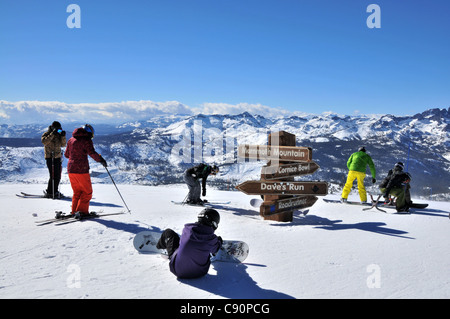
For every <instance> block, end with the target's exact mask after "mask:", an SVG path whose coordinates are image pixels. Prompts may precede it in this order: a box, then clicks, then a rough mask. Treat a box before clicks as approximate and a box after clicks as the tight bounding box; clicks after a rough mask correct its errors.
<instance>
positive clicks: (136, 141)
mask: <svg viewBox="0 0 450 319" xmlns="http://www.w3.org/2000/svg"><path fill="white" fill-rule="evenodd" d="M62 124H63V127H64V128H65V129H66V130H67V132H68V134H67V135H68V137H70V132H71V131H72V130H73V129H74V128H75V127H77V126H79V125H76V124H73V123H62ZM91 124H93V125H94V127H95V129H96V132H97V135H96V136H95V139H94V145H95V147H96V150H97V151H98V152H99V153H101V154H102V156H103V157H104V158H105V159H106V160H107V161H108V164H109V167H110V170H111V172H112V173H113V176H114V178H115V181H116V182H118V183H133V184H143V185H149V184H150V185H157V184H169V183H179V182H182V173H183V171H184V170H185V169H186V168H188V167H190V166H193V165H195V164H197V163H199V162H206V163H214V164H216V165H219V166H220V167H221V171H220V174H219V176H217V177H210V178H209V179H208V184H210V185H211V184H213V185H215V186H217V187H220V188H230V189H233V188H234V186H235V185H236V184H238V183H241V182H243V181H245V180H250V179H259V177H260V171H261V166H262V165H265V162H255V161H251V162H245V161H244V160H242V159H239V158H237V154H236V153H237V146H238V145H239V144H259V145H260V144H267V136H268V133H270V132H276V131H280V130H283V131H287V132H289V133H292V134H295V135H296V140H297V146H307V147H311V148H312V149H313V155H312V157H313V160H314V161H315V162H316V163H317V164H318V165H319V166H320V169H319V170H318V171H317V172H315V173H314V174H313V175H309V176H304V177H302V178H298V179H300V180H325V181H328V182H330V183H331V184H332V185H333V189H338V188H339V185H342V184H343V183H344V182H345V178H346V175H347V167H346V162H347V159H348V157H349V156H350V155H351V154H352V153H353V152H355V151H357V149H358V148H359V147H360V146H365V147H366V149H367V152H368V153H369V154H370V155H371V156H372V158H373V160H374V162H375V165H376V169H377V183H378V182H379V181H381V180H382V178H383V177H384V175H385V174H386V173H387V171H388V170H389V169H391V168H392V167H393V165H394V164H395V163H396V162H397V161H402V162H404V163H405V166H406V167H407V169H408V171H409V172H410V173H411V175H412V183H411V186H412V192H413V194H415V195H422V196H428V195H430V194H436V196H442V195H437V194H449V193H450V188H449V187H450V182H449V181H450V108H449V109H430V110H427V111H425V112H423V113H419V114H415V115H414V116H403V117H398V116H393V115H360V116H341V115H337V114H334V113H326V114H321V115H308V116H305V117H299V116H290V117H279V118H265V117H263V116H260V115H252V114H250V113H242V114H239V115H202V114H198V115H195V116H181V115H179V116H177V115H173V116H160V117H155V118H152V119H149V120H147V121H139V122H128V123H123V124H122V125H118V126H112V125H103V124H95V123H91ZM47 125H48V124H45V125H44V124H42V125H36V124H34V125H6V124H3V125H0V150H1V153H0V178H1V179H2V180H3V181H5V182H28V183H33V182H45V180H46V178H47V176H46V175H45V169H46V168H45V163H44V161H43V147H42V144H41V142H40V136H41V134H42V133H43V132H44V131H45V130H46V129H47ZM91 162H92V165H91V168H92V171H93V172H92V176H93V178H94V179H95V182H109V176H108V175H107V174H105V172H104V169H103V168H102V167H101V166H99V165H96V164H95V163H93V161H91ZM37 171H39V172H40V173H39V174H37V173H36V172H37ZM368 175H370V173H368ZM368 177H369V176H368ZM371 184H372V183H371V182H370V179H369V178H367V180H366V185H367V186H370V185H371ZM333 189H331V191H332V190H333ZM444 197H445V196H444Z"/></svg>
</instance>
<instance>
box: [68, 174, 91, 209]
mask: <svg viewBox="0 0 450 319" xmlns="http://www.w3.org/2000/svg"><path fill="white" fill-rule="evenodd" d="M69 180H70V185H71V186H72V190H73V197H72V214H74V213H76V212H81V213H85V214H88V213H89V202H90V200H91V198H92V183H91V175H89V173H87V174H73V173H72V174H70V173H69Z"/></svg>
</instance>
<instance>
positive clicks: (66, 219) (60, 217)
mask: <svg viewBox="0 0 450 319" xmlns="http://www.w3.org/2000/svg"><path fill="white" fill-rule="evenodd" d="M55 214H56V215H55V217H54V218H50V219H44V220H38V221H36V222H35V223H36V224H37V226H43V225H48V224H55V225H65V224H69V223H74V222H79V221H84V220H89V219H96V218H102V217H105V216H113V215H123V214H126V213H125V212H118V213H106V214H102V213H100V214H95V215H91V214H90V215H86V216H83V215H81V216H80V217H81V218H75V215H72V214H63V213H62V212H55Z"/></svg>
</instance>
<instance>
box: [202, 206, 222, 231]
mask: <svg viewBox="0 0 450 319" xmlns="http://www.w3.org/2000/svg"><path fill="white" fill-rule="evenodd" d="M197 217H198V222H199V223H200V224H203V225H206V226H211V227H212V228H214V230H216V229H217V227H218V226H219V222H220V215H219V213H218V212H217V211H216V210H215V209H212V208H205V209H204V210H202V211H201V212H200V213H199V214H198V216H197Z"/></svg>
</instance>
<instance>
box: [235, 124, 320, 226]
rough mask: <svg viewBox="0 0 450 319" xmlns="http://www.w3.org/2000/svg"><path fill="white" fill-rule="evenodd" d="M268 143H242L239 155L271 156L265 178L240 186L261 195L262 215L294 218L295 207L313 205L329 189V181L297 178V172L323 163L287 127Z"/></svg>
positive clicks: (264, 168)
mask: <svg viewBox="0 0 450 319" xmlns="http://www.w3.org/2000/svg"><path fill="white" fill-rule="evenodd" d="M268 139H269V140H268V145H247V144H246V145H239V148H238V156H239V157H243V158H249V159H258V160H268V161H269V162H268V163H267V165H266V166H263V167H262V169H261V180H259V181H246V182H243V183H242V184H240V185H238V186H236V188H237V189H238V190H240V191H242V192H243V193H245V194H248V195H261V196H263V198H264V202H263V203H262V204H261V206H260V215H261V216H263V217H264V219H268V220H275V221H282V222H287V221H292V220H293V212H294V210H298V209H302V208H306V207H310V206H312V205H314V203H315V202H316V201H317V197H316V195H326V194H327V193H328V183H326V182H321V181H317V182H303V181H302V182H295V181H294V177H295V176H302V175H307V174H312V173H314V172H315V171H316V170H317V169H319V165H317V164H316V163H315V162H313V161H312V149H311V148H309V147H297V146H295V135H294V134H290V133H288V132H285V131H280V132H275V133H271V134H269V138H268Z"/></svg>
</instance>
